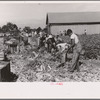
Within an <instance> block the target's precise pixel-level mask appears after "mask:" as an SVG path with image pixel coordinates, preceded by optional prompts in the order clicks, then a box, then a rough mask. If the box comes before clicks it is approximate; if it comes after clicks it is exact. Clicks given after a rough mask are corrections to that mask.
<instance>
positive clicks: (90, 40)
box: [0, 34, 100, 82]
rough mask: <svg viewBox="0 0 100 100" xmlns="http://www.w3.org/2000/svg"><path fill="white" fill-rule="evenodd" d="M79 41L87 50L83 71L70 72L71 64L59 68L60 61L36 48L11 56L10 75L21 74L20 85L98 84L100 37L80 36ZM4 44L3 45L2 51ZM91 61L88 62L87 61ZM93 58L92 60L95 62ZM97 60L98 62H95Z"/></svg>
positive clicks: (99, 73)
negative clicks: (53, 83)
mask: <svg viewBox="0 0 100 100" xmlns="http://www.w3.org/2000/svg"><path fill="white" fill-rule="evenodd" d="M79 38H80V41H81V43H82V46H83V49H84V50H85V55H84V57H85V58H86V59H85V60H83V59H81V60H80V61H81V62H82V64H81V65H80V72H76V71H75V72H74V73H70V72H69V71H68V69H69V68H70V67H71V62H69V61H68V62H66V64H65V65H64V66H63V67H60V68H58V69H56V67H57V66H58V65H59V64H60V61H59V58H56V57H55V56H54V55H52V54H50V53H47V52H46V51H45V50H44V51H42V53H41V51H38V50H37V49H36V47H35V46H34V45H27V46H23V45H22V46H21V52H20V54H9V55H8V58H9V59H10V65H11V72H13V73H14V74H16V75H18V79H17V82H34V81H36V82H69V81H75V82H76V81H79V82H92V81H94V82H96V81H100V67H99V66H100V61H99V60H96V59H97V58H98V56H99V55H100V52H99V49H100V35H99V34H95V35H80V36H79ZM2 46H3V45H0V48H2ZM87 58H88V59H87ZM92 58H93V59H92ZM94 58H95V59H94Z"/></svg>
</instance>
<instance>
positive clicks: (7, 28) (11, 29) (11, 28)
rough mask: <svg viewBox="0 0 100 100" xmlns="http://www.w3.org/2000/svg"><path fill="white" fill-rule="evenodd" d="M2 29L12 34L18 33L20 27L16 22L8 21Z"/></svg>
mask: <svg viewBox="0 0 100 100" xmlns="http://www.w3.org/2000/svg"><path fill="white" fill-rule="evenodd" d="M2 31H3V32H4V33H6V32H9V33H10V34H11V35H18V33H19V29H18V27H17V25H16V24H13V23H11V22H8V23H7V24H6V25H4V26H2Z"/></svg>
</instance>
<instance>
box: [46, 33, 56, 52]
mask: <svg viewBox="0 0 100 100" xmlns="http://www.w3.org/2000/svg"><path fill="white" fill-rule="evenodd" d="M46 42H47V45H48V46H47V48H48V52H50V53H51V51H52V49H56V42H55V38H54V36H53V35H52V34H50V35H49V36H48V37H47V38H46Z"/></svg>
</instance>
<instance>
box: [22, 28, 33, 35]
mask: <svg viewBox="0 0 100 100" xmlns="http://www.w3.org/2000/svg"><path fill="white" fill-rule="evenodd" d="M23 31H24V32H26V33H28V34H29V33H31V31H32V30H31V28H30V27H29V26H26V27H24V28H23Z"/></svg>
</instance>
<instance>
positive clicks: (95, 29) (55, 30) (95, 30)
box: [51, 24, 100, 34]
mask: <svg viewBox="0 0 100 100" xmlns="http://www.w3.org/2000/svg"><path fill="white" fill-rule="evenodd" d="M67 29H72V30H73V31H74V32H75V33H77V34H84V30H85V29H86V30H87V34H99V33H100V24H90V25H53V26H51V33H52V34H59V33H60V31H61V32H63V31H64V30H67Z"/></svg>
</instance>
